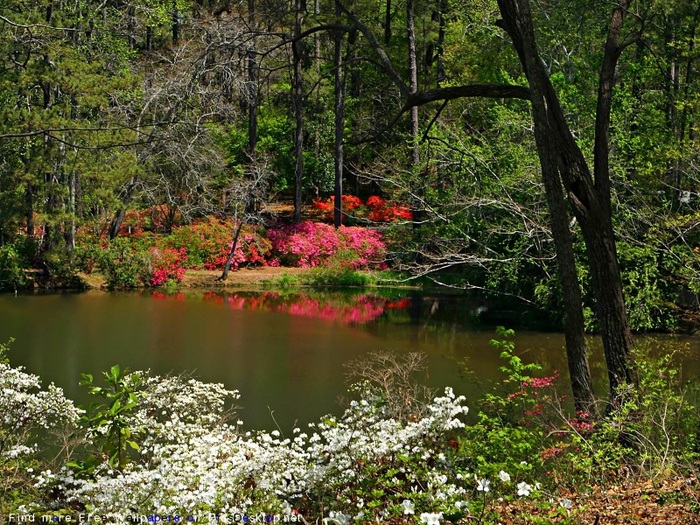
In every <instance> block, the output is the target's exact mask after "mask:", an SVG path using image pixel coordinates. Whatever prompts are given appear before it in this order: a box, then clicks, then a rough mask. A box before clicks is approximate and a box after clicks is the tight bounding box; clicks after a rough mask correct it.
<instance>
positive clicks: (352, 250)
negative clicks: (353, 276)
mask: <svg viewBox="0 0 700 525" xmlns="http://www.w3.org/2000/svg"><path fill="white" fill-rule="evenodd" d="M268 235H269V237H270V240H271V241H272V247H273V250H274V251H275V252H276V253H277V254H278V255H279V258H280V261H281V262H282V263H283V264H285V265H287V266H301V267H302V268H309V267H313V266H318V265H320V264H323V263H325V262H327V261H328V259H329V258H331V257H332V256H334V255H336V254H339V253H342V254H343V255H344V256H346V257H347V262H348V264H349V266H351V267H353V268H360V267H369V266H376V265H381V263H382V260H383V258H384V254H385V253H386V245H385V244H384V241H383V240H382V236H381V233H379V232H377V231H374V230H368V229H365V228H357V227H352V226H350V227H346V226H341V227H340V228H338V229H337V230H336V229H334V228H333V227H332V226H330V225H328V224H324V223H319V222H310V221H305V222H302V223H300V224H296V225H294V226H288V227H284V228H282V229H279V230H269V231H268Z"/></svg>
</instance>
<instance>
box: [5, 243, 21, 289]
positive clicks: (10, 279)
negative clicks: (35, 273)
mask: <svg viewBox="0 0 700 525" xmlns="http://www.w3.org/2000/svg"><path fill="white" fill-rule="evenodd" d="M27 266H28V262H27V260H26V259H24V258H23V257H22V255H21V253H20V252H19V251H18V250H17V246H16V245H15V244H4V245H2V246H0V290H17V289H18V288H22V287H24V286H25V285H26V284H27V276H26V273H25V271H26V269H27Z"/></svg>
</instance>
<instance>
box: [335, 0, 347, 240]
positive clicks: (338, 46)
mask: <svg viewBox="0 0 700 525" xmlns="http://www.w3.org/2000/svg"><path fill="white" fill-rule="evenodd" d="M340 14H341V11H340V9H339V8H338V7H337V6H336V15H337V16H339V15H340ZM344 34H345V32H344V31H341V30H337V31H336V33H335V47H334V50H333V62H334V67H335V75H334V92H335V108H334V109H335V111H334V112H335V145H334V154H333V164H334V166H333V168H334V171H335V173H334V176H335V179H334V186H333V202H334V206H333V225H334V226H335V227H336V228H338V227H340V225H341V224H342V222H343V164H344V151H343V131H344V128H345V74H344V71H343V35H344Z"/></svg>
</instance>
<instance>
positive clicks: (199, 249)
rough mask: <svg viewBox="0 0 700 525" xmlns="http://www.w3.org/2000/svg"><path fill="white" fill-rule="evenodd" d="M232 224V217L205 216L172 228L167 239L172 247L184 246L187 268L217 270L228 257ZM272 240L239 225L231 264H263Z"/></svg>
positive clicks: (235, 265) (238, 265)
mask: <svg viewBox="0 0 700 525" xmlns="http://www.w3.org/2000/svg"><path fill="white" fill-rule="evenodd" d="M235 230H236V225H235V223H234V221H233V220H227V221H223V220H220V219H216V218H213V217H207V218H206V219H201V220H199V221H196V222H194V223H193V224H190V225H187V226H181V227H179V228H175V229H174V230H173V233H172V235H170V236H169V237H168V240H167V243H168V245H169V246H170V247H172V248H176V249H179V248H182V247H184V248H187V253H188V256H189V268H205V269H207V270H219V269H221V268H223V266H224V264H225V263H226V259H227V258H228V254H229V251H230V250H231V244H232V243H233V234H234V232H235ZM271 248H272V244H271V243H270V241H269V240H268V239H266V238H265V237H263V236H262V235H261V234H260V232H258V231H257V230H254V229H252V228H249V229H246V227H244V228H243V231H242V233H241V235H240V237H239V239H238V245H237V246H236V253H235V254H234V258H233V263H232V267H233V268H238V267H240V266H245V265H262V266H265V265H266V264H267V258H268V257H269V255H270V250H271Z"/></svg>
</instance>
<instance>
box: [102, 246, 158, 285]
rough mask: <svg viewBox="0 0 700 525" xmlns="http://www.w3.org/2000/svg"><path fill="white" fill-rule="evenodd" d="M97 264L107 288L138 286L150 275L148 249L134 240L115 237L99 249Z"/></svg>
mask: <svg viewBox="0 0 700 525" xmlns="http://www.w3.org/2000/svg"><path fill="white" fill-rule="evenodd" d="M96 255H97V265H98V266H99V268H100V269H101V270H102V271H103V272H104V274H105V277H106V278H107V286H108V287H109V288H117V289H121V288H138V287H141V286H144V285H146V284H147V283H148V282H149V279H150V277H151V274H152V273H153V272H152V269H151V265H150V263H151V260H150V257H149V254H148V251H147V250H146V249H145V248H144V247H143V245H142V244H141V243H140V242H139V241H136V240H132V239H129V238H126V237H117V238H116V239H114V240H113V241H112V242H110V243H109V244H108V245H107V246H106V247H104V248H103V249H101V250H99V251H98V253H97V254H96Z"/></svg>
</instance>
